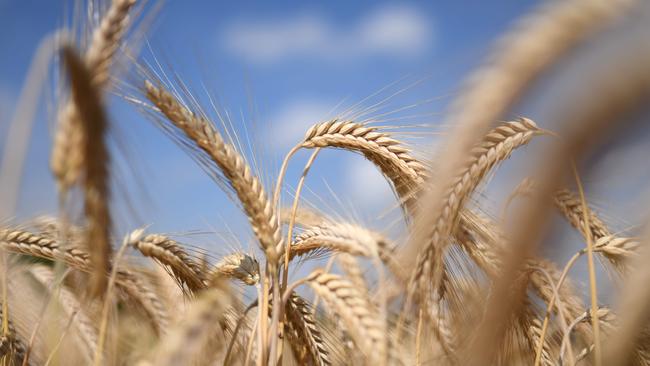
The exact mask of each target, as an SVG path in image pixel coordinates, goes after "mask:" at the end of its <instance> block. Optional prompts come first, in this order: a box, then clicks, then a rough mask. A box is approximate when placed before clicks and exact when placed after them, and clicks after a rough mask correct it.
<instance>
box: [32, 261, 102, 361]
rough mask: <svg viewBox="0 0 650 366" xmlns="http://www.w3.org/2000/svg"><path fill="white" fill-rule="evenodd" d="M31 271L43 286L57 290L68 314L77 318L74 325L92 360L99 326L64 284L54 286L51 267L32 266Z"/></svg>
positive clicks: (54, 280)
mask: <svg viewBox="0 0 650 366" xmlns="http://www.w3.org/2000/svg"><path fill="white" fill-rule="evenodd" d="M30 272H31V274H32V275H33V276H34V278H36V279H37V280H38V281H39V282H40V283H41V284H43V286H45V287H47V288H49V289H50V291H56V294H57V297H58V300H59V302H60V304H61V306H62V308H63V310H64V311H65V313H66V315H67V316H68V317H70V318H72V317H74V319H75V322H74V325H75V326H76V328H77V329H78V333H79V336H80V337H81V339H82V342H83V343H84V344H85V346H86V351H85V352H86V355H87V357H88V358H87V360H88V361H90V360H92V356H93V355H94V354H95V349H96V348H97V328H96V327H95V324H94V323H93V320H92V319H91V318H90V317H89V315H88V314H87V313H86V311H85V310H84V309H83V308H82V304H81V303H80V302H79V300H78V299H77V296H76V295H75V294H74V293H73V292H72V291H70V290H69V289H68V288H66V287H65V286H64V285H63V284H61V285H60V286H59V287H58V288H54V286H57V284H56V277H55V274H54V272H53V271H52V269H51V268H49V267H46V266H35V267H32V268H30Z"/></svg>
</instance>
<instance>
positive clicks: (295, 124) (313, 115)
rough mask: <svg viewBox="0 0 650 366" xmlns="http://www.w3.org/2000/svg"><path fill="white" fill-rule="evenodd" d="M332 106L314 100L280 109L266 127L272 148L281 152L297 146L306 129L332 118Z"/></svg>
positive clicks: (295, 102)
mask: <svg viewBox="0 0 650 366" xmlns="http://www.w3.org/2000/svg"><path fill="white" fill-rule="evenodd" d="M331 111H332V104H327V103H325V102H319V101H316V100H308V99H304V100H296V101H293V102H291V103H288V104H286V105H285V106H284V107H282V108H281V109H280V110H279V111H278V113H276V114H275V116H274V117H272V118H271V124H270V125H269V126H268V128H269V132H270V134H271V136H272V139H273V142H274V146H276V147H277V148H279V149H281V150H285V149H286V148H290V147H292V146H294V145H295V144H297V143H298V142H299V141H300V140H302V138H303V137H304V136H305V133H306V132H307V129H308V128H309V127H310V126H312V125H314V124H316V123H319V122H324V121H326V120H327V119H328V118H330V117H332V116H331V113H332V112H331Z"/></svg>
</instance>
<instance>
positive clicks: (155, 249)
mask: <svg viewBox="0 0 650 366" xmlns="http://www.w3.org/2000/svg"><path fill="white" fill-rule="evenodd" d="M131 245H132V246H133V247H134V248H136V249H137V250H139V251H140V253H142V254H143V255H144V256H146V257H151V258H153V259H155V260H156V261H157V262H159V263H160V264H161V265H163V266H168V267H169V268H171V271H172V273H173V274H174V278H175V280H176V281H178V283H179V284H180V285H181V287H182V286H183V284H185V285H187V287H188V288H189V289H190V290H191V291H197V290H200V289H202V288H204V287H205V284H204V279H203V276H202V272H201V267H200V266H199V264H198V263H196V262H194V260H193V259H192V258H191V257H190V256H189V255H188V254H187V252H186V251H185V250H184V249H183V248H182V247H181V245H180V244H178V243H177V242H176V241H174V240H172V239H170V238H168V237H166V236H163V235H157V234H150V235H147V236H145V237H143V238H141V239H139V240H137V241H135V242H133V243H132V244H131Z"/></svg>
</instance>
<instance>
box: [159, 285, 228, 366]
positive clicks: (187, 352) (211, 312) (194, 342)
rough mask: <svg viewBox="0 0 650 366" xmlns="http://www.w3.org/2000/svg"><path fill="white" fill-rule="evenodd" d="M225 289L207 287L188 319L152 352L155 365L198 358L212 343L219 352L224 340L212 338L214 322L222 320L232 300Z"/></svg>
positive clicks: (184, 361)
mask: <svg viewBox="0 0 650 366" xmlns="http://www.w3.org/2000/svg"><path fill="white" fill-rule="evenodd" d="M229 302H230V301H229V296H228V294H227V292H226V291H224V289H222V288H219V287H213V288H211V289H208V290H206V291H204V292H203V293H202V294H201V295H200V296H199V297H198V298H197V299H196V300H195V301H194V303H193V304H192V307H191V308H190V311H189V313H188V315H187V318H186V320H185V321H184V322H183V323H182V324H179V325H178V327H177V328H176V329H174V330H173V331H171V332H169V333H168V335H167V336H166V337H165V338H164V339H162V340H161V342H160V344H159V345H158V347H156V350H155V353H153V354H152V356H151V357H152V364H154V365H170V366H171V365H181V364H189V363H191V362H192V361H193V360H196V359H197V357H198V356H200V355H201V353H202V352H205V351H206V350H207V349H206V347H207V346H208V344H210V346H211V347H214V346H217V347H218V348H212V349H211V350H210V351H211V352H213V353H215V354H216V353H218V352H217V351H218V349H221V348H222V346H223V344H221V343H215V342H210V341H211V337H214V334H215V333H214V330H215V328H214V325H215V324H219V323H220V322H221V321H222V319H223V315H224V312H225V311H226V308H227V306H228V304H229Z"/></svg>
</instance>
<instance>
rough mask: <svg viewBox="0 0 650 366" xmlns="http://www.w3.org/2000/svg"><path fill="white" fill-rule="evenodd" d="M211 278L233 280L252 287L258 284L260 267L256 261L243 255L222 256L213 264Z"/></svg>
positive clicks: (237, 253)
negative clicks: (222, 277) (223, 277)
mask: <svg viewBox="0 0 650 366" xmlns="http://www.w3.org/2000/svg"><path fill="white" fill-rule="evenodd" d="M211 273H212V276H213V277H214V276H225V277H228V278H235V279H238V280H240V281H242V282H243V283H245V284H247V285H249V286H253V285H257V284H258V283H259V282H260V266H259V264H258V263H257V260H256V259H255V258H253V257H251V256H249V255H247V254H244V253H239V252H236V253H232V254H229V255H227V256H224V257H223V258H221V259H220V260H219V262H217V264H215V266H214V268H213V269H212V271H211Z"/></svg>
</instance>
